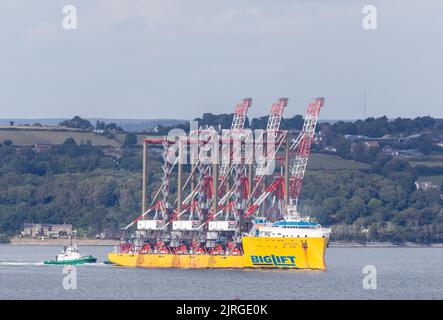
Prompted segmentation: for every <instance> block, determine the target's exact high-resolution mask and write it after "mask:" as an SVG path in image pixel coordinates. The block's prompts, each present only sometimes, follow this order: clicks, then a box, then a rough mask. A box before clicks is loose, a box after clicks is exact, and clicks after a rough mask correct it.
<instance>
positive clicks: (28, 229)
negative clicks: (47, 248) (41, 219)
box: [20, 223, 76, 238]
mask: <svg viewBox="0 0 443 320" xmlns="http://www.w3.org/2000/svg"><path fill="white" fill-rule="evenodd" d="M75 233H76V231H75V230H74V229H73V228H72V224H48V223H25V224H24V225H23V230H22V231H21V232H20V236H21V237H27V238H41V237H44V238H69V237H73V236H74V235H75Z"/></svg>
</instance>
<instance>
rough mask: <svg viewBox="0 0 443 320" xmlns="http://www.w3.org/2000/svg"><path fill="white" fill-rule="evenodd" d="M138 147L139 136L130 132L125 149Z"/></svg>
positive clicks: (124, 143)
mask: <svg viewBox="0 0 443 320" xmlns="http://www.w3.org/2000/svg"><path fill="white" fill-rule="evenodd" d="M136 145H137V134H135V133H134V132H130V133H128V134H127V135H126V137H125V141H124V142H123V146H124V147H134V146H136Z"/></svg>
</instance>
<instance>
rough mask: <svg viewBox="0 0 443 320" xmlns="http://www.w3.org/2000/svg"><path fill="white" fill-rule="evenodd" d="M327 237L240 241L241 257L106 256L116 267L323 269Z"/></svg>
mask: <svg viewBox="0 0 443 320" xmlns="http://www.w3.org/2000/svg"><path fill="white" fill-rule="evenodd" d="M327 243H328V239H327V238H322V237H319V238H273V237H252V236H246V237H243V238H242V245H243V251H244V253H243V254H242V255H209V254H198V255H190V254H159V253H144V254H143V253H139V254H131V253H109V254H108V260H109V261H110V262H111V263H114V264H116V265H119V266H126V267H139V268H190V269H202V268H233V269H242V268H261V269H262V268H285V269H313V270H326V264H325V261H324V254H325V250H326V247H327Z"/></svg>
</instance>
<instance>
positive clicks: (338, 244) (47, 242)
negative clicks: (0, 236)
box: [0, 237, 443, 248]
mask: <svg viewBox="0 0 443 320" xmlns="http://www.w3.org/2000/svg"><path fill="white" fill-rule="evenodd" d="M70 242H71V241H70V240H69V239H44V240H41V239H30V238H17V237H14V238H11V239H10V242H9V243H1V244H6V245H7V244H9V245H14V246H64V245H69V244H70ZM74 242H75V243H76V244H77V245H81V246H116V245H119V244H120V242H121V241H120V240H112V239H106V240H105V239H84V238H81V239H74ZM1 244H0V245H1ZM329 247H330V248H443V243H431V244H418V243H412V242H408V243H402V244H394V243H391V242H368V243H365V244H362V243H358V242H352V241H331V242H330V243H329Z"/></svg>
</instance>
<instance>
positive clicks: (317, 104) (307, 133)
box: [286, 97, 325, 218]
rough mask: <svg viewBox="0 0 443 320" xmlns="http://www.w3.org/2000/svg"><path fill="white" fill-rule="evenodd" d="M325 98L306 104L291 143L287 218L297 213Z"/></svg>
mask: <svg viewBox="0 0 443 320" xmlns="http://www.w3.org/2000/svg"><path fill="white" fill-rule="evenodd" d="M324 101H325V98H323V97H320V98H316V99H315V100H314V101H313V102H311V103H310V104H309V105H308V110H307V112H306V115H305V120H304V123H303V129H302V132H301V133H300V134H299V136H298V137H297V139H295V140H294V141H293V143H292V144H291V150H295V154H296V155H295V158H294V162H293V164H292V165H291V167H290V172H291V178H290V187H289V203H288V207H287V210H286V211H287V216H288V218H294V217H295V216H296V215H297V214H298V213H297V204H298V199H299V196H300V192H301V187H302V181H303V177H304V175H305V171H306V166H307V164H308V159H309V155H310V153H311V145H312V142H313V141H314V134H315V128H316V126H317V121H318V115H319V113H320V110H321V108H322V107H323V105H324Z"/></svg>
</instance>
